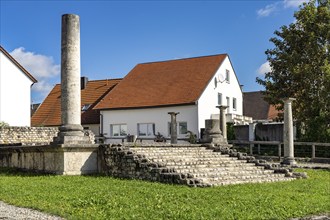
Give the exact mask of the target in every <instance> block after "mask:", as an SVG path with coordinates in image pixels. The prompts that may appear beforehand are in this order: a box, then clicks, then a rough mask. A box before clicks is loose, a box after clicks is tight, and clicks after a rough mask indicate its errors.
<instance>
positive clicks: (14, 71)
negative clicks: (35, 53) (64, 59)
mask: <svg viewBox="0 0 330 220" xmlns="http://www.w3.org/2000/svg"><path fill="white" fill-rule="evenodd" d="M0 64H1V65H0V121H4V122H6V123H8V124H9V125H10V126H30V103H31V84H32V82H31V80H30V79H29V78H28V77H27V76H26V75H25V74H24V73H23V72H22V71H21V70H20V69H19V68H18V67H17V66H16V65H15V64H13V63H12V62H11V61H10V60H9V59H8V58H7V57H6V56H5V55H4V54H3V53H2V52H0Z"/></svg>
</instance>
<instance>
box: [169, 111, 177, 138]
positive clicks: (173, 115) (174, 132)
mask: <svg viewBox="0 0 330 220" xmlns="http://www.w3.org/2000/svg"><path fill="white" fill-rule="evenodd" d="M168 114H169V115H171V125H170V127H171V144H177V143H178V131H177V123H176V115H178V114H180V112H168Z"/></svg>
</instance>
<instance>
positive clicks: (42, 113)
mask: <svg viewBox="0 0 330 220" xmlns="http://www.w3.org/2000/svg"><path fill="white" fill-rule="evenodd" d="M120 81H121V79H111V80H91V81H88V82H87V85H86V88H85V89H83V90H81V106H84V105H85V104H91V106H90V107H89V108H88V110H87V111H85V112H82V114H81V124H83V125H84V124H99V123H100V112H99V110H94V109H93V107H94V106H95V105H96V104H97V103H98V102H99V101H100V100H101V99H102V98H103V97H104V96H105V95H106V94H107V93H108V92H109V91H111V90H112V89H113V88H114V87H115V86H116V85H117V84H118V83H119V82H120ZM31 125H32V126H59V125H61V85H60V84H57V85H55V87H54V88H53V90H52V91H51V92H50V93H49V94H48V96H47V97H46V99H45V100H44V101H43V103H42V104H41V105H40V106H39V108H38V110H37V111H36V112H35V113H34V114H33V116H32V118H31Z"/></svg>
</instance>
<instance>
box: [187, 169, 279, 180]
mask: <svg viewBox="0 0 330 220" xmlns="http://www.w3.org/2000/svg"><path fill="white" fill-rule="evenodd" d="M189 174H190V175H191V176H193V177H195V178H201V177H202V178H217V179H236V178H242V179H244V178H247V177H250V178H252V177H283V174H274V173H273V172H271V171H270V170H249V171H229V172H200V171H197V172H193V173H189Z"/></svg>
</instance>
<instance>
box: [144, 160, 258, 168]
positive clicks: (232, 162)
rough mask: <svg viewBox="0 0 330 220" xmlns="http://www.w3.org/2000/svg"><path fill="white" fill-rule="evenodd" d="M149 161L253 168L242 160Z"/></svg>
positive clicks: (175, 164)
mask: <svg viewBox="0 0 330 220" xmlns="http://www.w3.org/2000/svg"><path fill="white" fill-rule="evenodd" d="M148 159H149V160H151V161H153V162H156V163H161V164H163V165H166V166H177V167H179V166H196V165H203V166H206V167H207V166H208V165H209V166H212V167H220V166H221V167H228V166H229V167H230V166H233V167H235V166H255V165H254V164H252V163H247V161H244V160H184V159H174V158H173V159H158V158H148Z"/></svg>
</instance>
